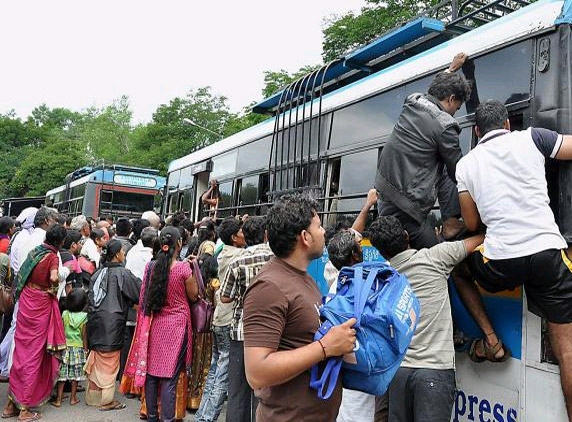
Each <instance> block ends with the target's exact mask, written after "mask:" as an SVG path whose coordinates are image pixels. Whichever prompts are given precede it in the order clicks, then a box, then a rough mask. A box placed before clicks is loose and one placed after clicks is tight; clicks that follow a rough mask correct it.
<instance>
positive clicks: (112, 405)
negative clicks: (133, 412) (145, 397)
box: [99, 400, 127, 412]
mask: <svg viewBox="0 0 572 422" xmlns="http://www.w3.org/2000/svg"><path fill="white" fill-rule="evenodd" d="M125 407H127V405H126V404H125V403H121V402H118V401H117V400H114V401H112V402H111V403H109V404H108V405H105V406H101V407H100V408H99V410H101V411H102V412H108V411H110V410H121V409H125Z"/></svg>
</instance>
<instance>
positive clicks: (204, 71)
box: [0, 0, 365, 123]
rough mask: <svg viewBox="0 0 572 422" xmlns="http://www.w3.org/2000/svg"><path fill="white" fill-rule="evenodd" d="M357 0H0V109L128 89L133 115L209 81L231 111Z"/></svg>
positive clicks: (81, 102)
mask: <svg viewBox="0 0 572 422" xmlns="http://www.w3.org/2000/svg"><path fill="white" fill-rule="evenodd" d="M364 4H365V2H364V0H287V1H281V2H277V1H269V0H266V1H262V0H245V1H230V0H219V1H212V0H194V1H192V0H187V1H184V0H163V1H150V0H114V1H111V0H100V1H84V0H50V1H45V0H33V1H32V0H18V1H3V2H0V45H2V55H3V60H2V61H1V64H0V114H4V113H7V112H9V111H10V110H14V111H15V112H16V115H17V116H19V117H21V118H23V119H24V118H26V117H27V116H28V115H29V114H30V112H31V111H32V110H33V109H34V108H35V107H37V106H39V105H40V104H43V103H45V104H47V105H48V107H50V108H55V107H66V108H69V109H71V110H75V111H81V110H85V109H86V108H88V107H92V106H95V107H104V106H106V105H108V104H111V102H112V101H113V100H114V99H118V98H120V97H121V96H122V95H127V96H128V97H129V99H130V104H131V109H132V111H133V115H134V122H135V123H146V122H148V121H150V120H151V117H152V114H153V112H154V111H155V110H156V109H157V107H158V106H159V105H160V104H166V103H168V102H169V101H170V100H171V99H173V98H175V97H183V96H185V95H186V94H187V93H188V92H189V90H190V89H192V88H195V89H196V88H199V87H203V86H210V87H211V88H212V93H213V94H216V95H224V96H225V97H227V98H228V104H229V106H230V108H231V111H233V112H238V111H240V110H241V109H242V108H243V107H244V106H246V105H248V104H249V103H250V102H252V101H259V100H261V99H262V98H261V95H262V94H261V90H262V88H263V86H264V75H263V72H264V71H265V70H275V71H278V70H280V69H284V70H287V71H289V72H293V71H296V70H298V69H299V68H300V67H302V66H305V65H313V64H317V63H321V61H322V60H321V52H322V28H323V25H324V18H329V17H332V15H343V14H346V13H347V12H348V11H350V10H351V11H359V9H360V7H361V6H363V5H364Z"/></svg>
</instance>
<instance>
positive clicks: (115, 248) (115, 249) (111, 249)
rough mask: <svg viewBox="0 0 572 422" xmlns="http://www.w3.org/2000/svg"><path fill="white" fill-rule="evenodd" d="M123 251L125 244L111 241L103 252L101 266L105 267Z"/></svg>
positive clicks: (115, 240)
mask: <svg viewBox="0 0 572 422" xmlns="http://www.w3.org/2000/svg"><path fill="white" fill-rule="evenodd" d="M121 249H123V243H121V241H120V240H117V239H111V240H110V241H109V242H107V243H106V244H105V246H104V247H103V248H102V250H101V265H102V266H103V265H105V264H107V263H109V262H111V260H112V259H113V258H114V257H115V255H117V254H118V253H119V251H121Z"/></svg>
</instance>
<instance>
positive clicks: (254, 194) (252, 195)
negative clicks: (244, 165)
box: [238, 176, 258, 205]
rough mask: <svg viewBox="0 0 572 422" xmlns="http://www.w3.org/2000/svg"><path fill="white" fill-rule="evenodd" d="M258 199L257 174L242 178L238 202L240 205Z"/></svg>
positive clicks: (249, 203) (252, 202)
mask: <svg viewBox="0 0 572 422" xmlns="http://www.w3.org/2000/svg"><path fill="white" fill-rule="evenodd" d="M257 200H258V176H251V177H246V178H244V179H242V181H241V184H240V192H239V196H238V202H239V204H240V205H253V204H256V202H257Z"/></svg>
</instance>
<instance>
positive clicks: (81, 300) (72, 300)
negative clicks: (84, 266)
mask: <svg viewBox="0 0 572 422" xmlns="http://www.w3.org/2000/svg"><path fill="white" fill-rule="evenodd" d="M86 304H87V293H86V291H85V290H84V289H82V288H81V287H76V288H75V289H72V291H71V292H69V294H68V295H67V297H66V309H67V310H68V312H82V311H84V310H85V305H86Z"/></svg>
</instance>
